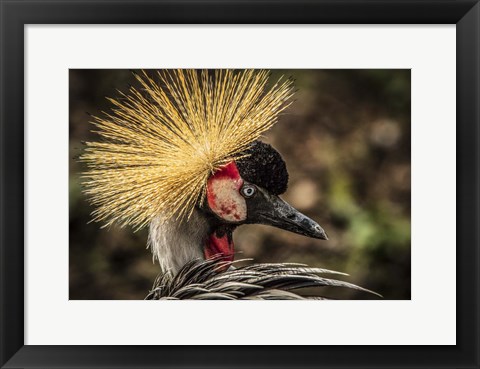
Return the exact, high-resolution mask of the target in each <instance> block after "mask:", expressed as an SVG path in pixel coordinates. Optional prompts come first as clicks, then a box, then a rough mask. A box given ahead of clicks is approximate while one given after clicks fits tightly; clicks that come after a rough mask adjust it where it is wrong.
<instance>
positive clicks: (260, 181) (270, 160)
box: [236, 141, 288, 195]
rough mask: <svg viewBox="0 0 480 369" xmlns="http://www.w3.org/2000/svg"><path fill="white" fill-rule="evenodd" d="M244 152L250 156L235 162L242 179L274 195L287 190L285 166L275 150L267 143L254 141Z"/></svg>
mask: <svg viewBox="0 0 480 369" xmlns="http://www.w3.org/2000/svg"><path fill="white" fill-rule="evenodd" d="M244 153H245V154H249V155H250V156H248V157H246V158H242V159H240V160H237V162H236V163H237V167H238V170H239V172H240V175H241V176H242V178H243V179H245V180H246V181H248V182H251V183H253V184H256V185H257V186H260V187H263V188H265V189H266V190H267V191H269V192H270V193H272V194H274V195H280V194H282V193H284V192H285V191H286V190H287V186H288V172H287V166H286V165H285V162H284V161H283V159H282V157H281V156H280V154H279V153H278V151H277V150H275V149H274V148H273V147H272V146H270V145H269V144H266V143H263V142H261V141H255V142H254V143H253V144H252V145H251V146H250V148H248V149H247V150H245V151H244Z"/></svg>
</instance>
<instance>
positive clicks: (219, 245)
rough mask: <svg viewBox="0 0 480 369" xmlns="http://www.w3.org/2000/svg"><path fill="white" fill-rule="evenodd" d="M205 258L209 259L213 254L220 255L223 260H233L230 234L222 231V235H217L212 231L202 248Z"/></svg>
mask: <svg viewBox="0 0 480 369" xmlns="http://www.w3.org/2000/svg"><path fill="white" fill-rule="evenodd" d="M203 254H204V256H205V259H210V258H211V257H213V256H218V255H222V256H223V259H222V260H224V261H233V254H234V249H233V240H232V237H231V235H230V236H229V235H228V234H227V233H224V234H223V236H219V235H217V232H213V233H212V234H211V235H210V236H208V239H207V244H206V245H205V248H204V249H203Z"/></svg>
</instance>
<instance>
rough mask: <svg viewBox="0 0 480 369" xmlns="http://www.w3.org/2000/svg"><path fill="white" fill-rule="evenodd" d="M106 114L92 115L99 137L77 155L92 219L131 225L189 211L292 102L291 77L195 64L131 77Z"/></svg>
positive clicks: (181, 214) (139, 224)
mask: <svg viewBox="0 0 480 369" xmlns="http://www.w3.org/2000/svg"><path fill="white" fill-rule="evenodd" d="M135 77H136V79H137V80H138V82H139V83H140V85H141V89H137V88H135V87H130V89H129V93H128V94H124V93H121V97H120V98H119V99H111V98H109V100H110V102H111V103H112V104H113V105H114V107H113V108H112V111H111V112H110V113H104V117H93V121H92V123H93V124H94V125H95V127H96V129H95V132H96V133H98V134H99V135H100V137H101V138H102V139H103V140H102V142H87V143H86V146H87V147H86V149H85V151H84V153H83V155H81V157H80V160H81V161H82V162H84V163H86V165H87V167H88V170H87V172H85V173H83V175H82V179H83V184H84V187H85V190H84V192H85V193H86V194H87V195H88V196H89V198H90V201H91V203H92V204H93V205H94V206H95V207H96V210H95V211H94V212H93V213H92V216H93V219H94V220H96V221H105V222H106V224H105V226H107V225H110V224H112V223H114V222H116V223H118V224H119V225H120V226H125V225H131V226H133V227H134V228H136V229H139V228H142V227H143V226H145V225H147V224H148V223H149V222H150V221H151V220H152V219H153V218H154V217H156V216H159V215H160V216H162V217H163V218H164V219H168V218H171V217H172V216H174V215H175V216H178V217H179V218H182V217H184V216H188V215H190V214H191V212H192V211H193V209H194V207H195V205H196V204H199V203H200V202H201V201H203V199H204V197H205V188H206V183H207V180H208V178H209V176H210V175H211V174H213V173H214V172H215V171H216V170H218V169H219V168H221V167H222V166H223V165H225V164H227V163H228V162H230V161H232V160H238V159H239V158H240V157H241V152H242V151H244V150H245V149H247V147H248V146H249V145H250V144H251V143H252V142H254V141H255V140H257V139H258V138H259V137H260V135H261V134H262V133H263V132H265V131H266V130H268V129H269V128H271V127H272V126H273V125H274V124H275V123H276V122H277V119H278V115H279V113H280V112H281V111H283V110H284V109H285V108H286V107H287V106H288V105H289V102H288V100H289V98H290V97H291V96H292V94H293V85H292V82H291V81H290V80H283V81H282V78H281V79H280V80H278V81H277V82H276V83H275V84H274V85H273V86H272V87H271V88H269V89H267V83H268V79H269V73H268V72H267V71H263V70H262V71H254V70H244V71H241V72H235V71H232V70H215V72H209V71H208V70H202V71H197V70H194V69H188V70H175V71H167V70H164V71H162V72H160V71H159V72H158V78H159V82H156V81H155V80H153V79H152V78H151V77H150V76H149V75H147V73H145V72H143V73H142V74H141V75H137V74H136V75H135Z"/></svg>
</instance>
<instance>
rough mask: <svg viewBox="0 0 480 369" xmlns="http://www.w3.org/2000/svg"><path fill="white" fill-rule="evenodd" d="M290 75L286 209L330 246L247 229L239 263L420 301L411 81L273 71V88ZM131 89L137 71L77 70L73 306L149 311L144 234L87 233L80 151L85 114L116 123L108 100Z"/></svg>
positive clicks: (274, 134) (279, 145) (396, 73)
mask: <svg viewBox="0 0 480 369" xmlns="http://www.w3.org/2000/svg"><path fill="white" fill-rule="evenodd" d="M280 75H286V76H292V77H293V78H295V79H296V82H295V85H296V87H297V88H298V89H299V91H298V92H297V93H296V95H295V99H296V101H295V102H294V103H293V104H292V106H291V107H290V108H289V109H288V110H287V111H286V112H285V113H284V114H283V115H282V116H281V118H280V121H279V123H278V124H277V125H276V126H275V127H274V128H273V129H272V130H271V131H270V132H268V134H267V135H266V137H265V139H264V141H266V142H269V143H271V144H272V145H273V146H274V147H275V148H276V149H277V150H278V151H279V152H280V153H281V154H282V156H283V157H284V159H285V161H286V163H287V168H288V170H289V174H290V182H289V189H288V190H287V192H286V193H285V194H284V195H283V198H284V199H285V200H286V201H288V202H290V203H291V204H292V205H293V206H294V207H296V208H297V209H299V210H300V211H302V212H304V213H305V214H306V215H307V216H309V217H311V218H313V219H314V220H316V221H317V222H318V223H319V224H320V225H321V226H322V227H323V228H324V229H325V230H326V231H327V233H328V235H329V238H330V240H329V241H321V240H314V239H309V238H307V237H303V236H299V235H296V234H292V233H289V232H286V231H282V230H278V229H276V228H270V227H267V226H260V225H246V226H242V227H239V229H238V230H237V231H236V232H235V233H234V240H235V247H236V249H237V251H240V252H241V253H242V254H240V255H238V256H237V259H238V258H244V257H246V258H253V259H255V262H300V263H306V264H308V265H310V266H317V267H324V268H328V269H334V270H338V271H343V272H346V273H348V274H350V277H345V278H341V279H345V280H348V281H350V282H353V283H356V284H359V285H361V286H363V287H366V288H369V289H372V290H375V291H376V292H379V293H381V294H382V295H383V296H384V298H385V299H410V287H411V286H410V282H411V281H410V264H411V263H410V256H411V253H410V159H411V157H410V132H411V131H410V70H380V69H375V70H274V71H273V75H272V78H271V80H272V81H273V80H276V79H278V77H279V76H280ZM129 84H135V81H134V78H133V76H132V74H131V72H130V71H128V70H70V254H69V255H70V299H143V298H144V297H145V296H146V294H147V292H148V290H149V289H150V287H151V286H152V283H153V280H154V279H155V277H156V276H157V274H158V273H159V269H158V265H157V264H153V263H152V257H151V253H150V251H149V250H146V249H145V245H146V240H147V231H146V230H142V231H140V232H136V233H134V232H133V231H132V229H130V228H124V229H120V228H115V227H112V228H108V229H100V226H101V224H98V223H89V221H90V216H89V214H90V212H91V211H92V210H93V209H92V208H91V207H90V206H89V205H88V203H87V202H86V201H85V197H84V196H83V194H82V193H81V188H80V183H79V173H80V172H81V171H82V170H83V168H81V166H80V165H79V164H78V163H77V161H76V158H77V157H78V155H79V154H80V153H81V151H82V143H81V142H82V141H88V140H96V139H97V137H95V135H94V134H92V133H91V132H90V129H91V125H90V124H89V123H88V122H89V120H90V117H89V116H88V114H87V113H90V114H93V115H98V114H101V111H108V109H109V108H110V104H109V103H108V101H107V100H106V99H105V97H106V96H109V97H116V96H118V92H117V89H118V90H120V91H125V90H126V89H127V88H128V85H129ZM326 295H328V296H329V297H334V298H347V299H351V298H352V299H353V298H355V299H369V298H374V296H369V295H366V294H364V293H358V292H356V291H353V290H347V289H335V290H330V291H327V293H326Z"/></svg>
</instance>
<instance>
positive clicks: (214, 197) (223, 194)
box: [207, 161, 247, 222]
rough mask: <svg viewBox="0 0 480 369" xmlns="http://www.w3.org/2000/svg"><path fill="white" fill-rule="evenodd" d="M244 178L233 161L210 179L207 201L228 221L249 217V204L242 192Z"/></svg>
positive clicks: (211, 207) (212, 208)
mask: <svg viewBox="0 0 480 369" xmlns="http://www.w3.org/2000/svg"><path fill="white" fill-rule="evenodd" d="M242 185H243V179H242V178H241V177H240V173H239V172H238V168H237V165H236V164H235V162H233V161H232V162H231V163H229V164H227V165H225V166H224V167H223V168H221V169H220V170H219V171H217V172H216V173H215V174H214V175H212V176H211V177H210V178H209V179H208V183H207V201H208V206H209V207H210V209H211V210H212V211H213V212H214V213H215V214H216V215H218V216H219V217H220V218H222V219H224V220H226V221H228V222H241V221H243V220H245V219H246V218H247V204H246V203H245V199H244V198H243V196H242V195H241V194H240V188H241V187H242Z"/></svg>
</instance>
